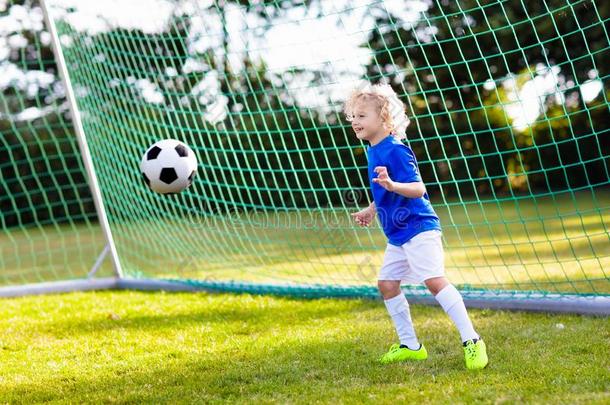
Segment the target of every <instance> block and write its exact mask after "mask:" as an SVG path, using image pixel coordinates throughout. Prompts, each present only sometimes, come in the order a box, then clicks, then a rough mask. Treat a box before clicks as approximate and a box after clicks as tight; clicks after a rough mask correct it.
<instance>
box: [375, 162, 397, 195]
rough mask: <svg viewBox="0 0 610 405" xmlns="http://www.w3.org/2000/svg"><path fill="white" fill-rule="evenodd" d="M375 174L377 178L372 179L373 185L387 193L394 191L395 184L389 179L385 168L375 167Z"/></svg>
mask: <svg viewBox="0 0 610 405" xmlns="http://www.w3.org/2000/svg"><path fill="white" fill-rule="evenodd" d="M375 173H377V177H376V178H374V179H373V183H377V184H379V185H380V186H381V187H383V188H385V189H386V190H388V191H394V188H395V183H394V182H393V181H392V179H390V176H389V175H388V168H387V167H385V166H377V167H376V168H375Z"/></svg>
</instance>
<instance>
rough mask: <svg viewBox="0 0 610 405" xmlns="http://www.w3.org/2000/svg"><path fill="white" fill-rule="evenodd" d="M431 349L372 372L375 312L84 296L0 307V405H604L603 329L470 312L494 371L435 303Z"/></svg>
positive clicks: (426, 322) (608, 371) (602, 323)
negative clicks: (471, 354) (466, 361)
mask: <svg viewBox="0 0 610 405" xmlns="http://www.w3.org/2000/svg"><path fill="white" fill-rule="evenodd" d="M412 314H413V319H414V322H415V325H416V328H417V332H418V335H419V338H420V339H421V340H422V341H423V342H425V344H426V346H427V347H428V351H429V353H430V357H429V358H428V360H426V361H424V362H420V363H409V364H395V365H390V366H382V365H380V364H378V363H377V362H376V359H377V358H378V356H379V355H380V354H382V352H383V351H384V350H386V349H387V347H388V346H389V345H390V344H391V343H392V342H393V341H394V331H393V329H392V326H391V323H390V320H389V318H388V316H387V314H386V312H385V308H384V307H383V304H382V303H381V302H378V301H367V300H326V299H324V300H311V301H301V300H291V299H285V298H274V297H269V296H249V295H207V294H190V293H177V294H166V293H141V292H126V291H123V292H92V293H73V294H66V295H50V296H40V297H25V298H16V299H3V300H2V301H0V328H1V329H0V349H1V350H0V403H23V404H31V403H39V402H49V403H221V402H231V403H303V404H305V403H307V404H309V403H351V404H359V403H371V404H373V403H374V404H379V403H388V404H390V403H391V404H396V403H470V402H476V403H522V402H529V403H532V402H534V403H610V322H608V319H603V318H592V317H582V316H566V315H561V316H559V315H545V314H525V313H508V312H501V311H490V310H472V311H471V316H472V318H473V322H474V324H475V326H476V327H477V329H478V331H479V333H481V334H482V335H483V336H484V338H485V339H486V341H487V344H488V351H489V356H490V364H489V366H488V368H487V369H485V370H483V371H478V372H472V371H467V370H466V369H465V368H464V366H463V358H462V349H461V347H460V345H459V336H458V334H457V332H456V331H455V330H454V329H453V326H452V324H451V322H450V320H449V319H448V318H447V317H446V316H445V314H444V313H443V312H442V311H441V310H440V309H439V308H437V307H422V306H415V305H414V306H412Z"/></svg>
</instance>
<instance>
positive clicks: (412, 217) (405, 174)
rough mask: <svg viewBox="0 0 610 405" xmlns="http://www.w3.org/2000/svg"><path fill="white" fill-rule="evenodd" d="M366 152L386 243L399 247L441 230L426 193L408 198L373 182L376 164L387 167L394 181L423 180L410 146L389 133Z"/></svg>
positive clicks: (374, 198) (370, 179)
mask: <svg viewBox="0 0 610 405" xmlns="http://www.w3.org/2000/svg"><path fill="white" fill-rule="evenodd" d="M367 154H368V159H369V182H370V183H371V191H372V192H373V200H374V201H375V206H376V207H377V214H378V216H379V221H380V222H381V226H382V227H383V232H384V233H385V234H386V236H387V237H388V242H389V243H390V244H392V245H396V246H401V245H403V244H404V243H406V242H407V241H409V240H410V239H411V238H413V237H414V236H415V235H417V234H418V233H421V232H424V231H430V230H433V229H436V230H439V231H440V230H441V223H440V220H439V218H438V216H437V215H436V212H434V209H433V208H432V204H430V198H429V197H428V193H425V194H424V195H423V196H422V197H419V198H407V197H404V196H402V195H400V194H397V193H394V192H391V191H388V190H386V189H385V188H383V187H381V185H379V184H377V183H373V179H374V178H375V177H377V173H375V167H377V166H385V167H387V169H388V175H389V176H390V179H392V180H393V181H395V182H399V183H412V182H419V181H422V180H421V176H420V174H419V168H418V166H417V160H416V159H415V154H414V153H413V151H412V150H411V148H410V147H408V146H407V145H405V144H403V143H402V142H400V141H399V140H397V139H396V138H394V137H393V136H391V135H389V136H387V137H386V138H384V139H383V140H382V141H381V142H379V143H378V144H377V145H375V146H369V147H368V148H367Z"/></svg>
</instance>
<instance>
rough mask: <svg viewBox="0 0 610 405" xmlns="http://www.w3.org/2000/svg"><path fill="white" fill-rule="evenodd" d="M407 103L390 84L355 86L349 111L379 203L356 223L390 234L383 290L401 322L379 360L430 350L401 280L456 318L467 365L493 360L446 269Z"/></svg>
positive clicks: (424, 353)
mask: <svg viewBox="0 0 610 405" xmlns="http://www.w3.org/2000/svg"><path fill="white" fill-rule="evenodd" d="M404 111H405V107H404V104H403V103H402V102H401V101H400V100H399V99H398V97H397V95H396V93H395V92H394V90H392V88H391V87H390V86H389V85H384V84H380V85H374V86H372V85H370V84H367V85H365V86H364V87H362V88H358V89H356V90H354V91H353V93H352V94H351V95H350V97H349V99H348V100H347V102H346V103H345V109H344V112H345V114H346V116H347V119H348V121H351V124H352V129H353V130H354V132H355V133H356V137H357V138H358V139H360V140H363V141H367V142H368V143H369V146H368V148H367V155H368V160H369V163H368V177H369V180H370V183H371V191H372V194H373V200H374V202H373V203H371V205H370V206H369V207H367V208H365V209H363V210H362V211H359V212H357V213H354V214H352V217H353V218H354V220H355V222H356V223H357V224H358V225H361V226H368V225H370V224H371V222H372V221H373V219H374V218H375V214H378V215H379V221H380V223H381V225H382V227H383V231H384V233H385V234H386V236H387V237H388V245H387V248H386V250H385V257H384V261H383V265H382V267H381V270H380V272H379V279H378V284H377V285H378V287H379V291H380V292H381V295H382V296H383V299H384V302H385V306H386V308H387V310H388V312H389V314H390V316H391V318H392V320H393V322H394V326H395V328H396V332H397V334H398V337H399V339H400V344H394V345H392V346H391V347H390V350H389V351H388V352H387V353H386V354H384V355H383V356H382V357H381V359H380V361H381V362H382V363H392V362H397V361H404V360H424V359H426V358H427V357H428V353H427V351H426V348H425V347H424V345H423V344H420V343H419V341H418V339H417V336H416V335H415V331H414V329H413V324H412V322H411V315H410V312H409V304H408V303H407V300H406V298H405V296H404V294H403V293H402V291H401V289H400V285H401V282H402V281H407V282H410V283H418V284H419V283H424V284H425V285H426V287H428V289H429V290H430V292H431V293H432V294H433V295H434V297H435V298H436V300H437V301H438V302H439V304H440V305H441V307H442V308H443V309H444V310H445V312H446V313H447V314H448V315H449V317H450V318H451V319H452V320H453V322H454V323H455V326H456V327H457V329H458V330H459V333H460V335H461V338H462V342H463V347H464V355H465V360H466V367H467V368H468V369H481V368H484V367H485V366H486V365H487V361H488V360H487V352H486V348H485V343H484V342H483V340H482V339H481V337H480V336H479V335H478V334H477V332H476V331H475V330H474V328H473V326H472V323H471V322H470V318H469V317H468V313H467V312H466V307H465V306H464V301H463V300H462V296H461V294H460V293H459V292H458V290H457V289H456V288H455V287H454V286H453V285H451V284H450V283H449V282H448V281H447V279H446V278H445V274H444V253H443V245H442V240H441V235H442V234H441V225H440V221H439V218H438V216H437V215H436V213H435V212H434V209H433V208H432V205H431V204H430V199H429V198H428V194H427V193H426V187H425V186H424V184H423V183H422V179H421V176H420V174H419V169H418V166H417V161H416V159H415V155H414V154H413V151H412V150H411V148H409V147H408V146H406V145H405V144H403V143H402V142H401V141H400V139H403V138H405V130H406V128H407V125H408V124H409V119H408V118H407V117H406V115H405V112H404Z"/></svg>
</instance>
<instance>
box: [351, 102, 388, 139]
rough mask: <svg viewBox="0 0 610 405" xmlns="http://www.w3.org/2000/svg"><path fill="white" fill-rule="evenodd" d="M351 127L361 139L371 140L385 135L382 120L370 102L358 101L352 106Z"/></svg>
mask: <svg viewBox="0 0 610 405" xmlns="http://www.w3.org/2000/svg"><path fill="white" fill-rule="evenodd" d="M353 114H354V116H353V118H352V129H353V130H354V132H355V133H356V137H358V139H360V140H363V141H371V140H373V139H376V138H378V137H380V136H384V135H385V132H386V131H385V128H384V127H383V121H382V120H381V117H380V116H379V113H378V112H377V108H376V106H375V105H374V104H372V103H362V102H361V103H358V104H356V106H355V107H354V111H353Z"/></svg>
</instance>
